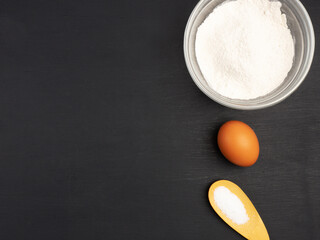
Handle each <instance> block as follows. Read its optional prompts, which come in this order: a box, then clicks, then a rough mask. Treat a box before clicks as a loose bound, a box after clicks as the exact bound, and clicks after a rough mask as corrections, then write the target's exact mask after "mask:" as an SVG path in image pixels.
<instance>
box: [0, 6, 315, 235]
mask: <svg viewBox="0 0 320 240" xmlns="http://www.w3.org/2000/svg"><path fill="white" fill-rule="evenodd" d="M196 3H197V1H196V0H187V1H186V0H171V1H169V0H153V1H147V0H136V1H132V0H123V1H117V0H91V1H89V0H77V1H75V0H52V1H39V0H29V1H20V0H10V1H0V53H1V54H0V66H1V67H0V110H1V114H0V190H1V193H0V201H1V205H0V229H1V231H0V238H1V239H4V240H17V239H25V240H29V239H30V240H31V239H32V240H38V239H39V240H40V239H41V240H42V239H46V240H57V239H59V240H64V239H65V240H73V239H78V240H82V239H83V240H85V239H93V240H100V239H101V240H102V239H103V240H105V239H112V240H125V239H131V240H134V239H137V240H138V239H139V240H140V239H153V240H158V239H159V240H162V239H184V240H188V239H190V240H194V239H202V240H204V239H208V240H209V239H232V240H235V239H242V238H241V236H240V235H238V234H237V233H235V232H233V230H232V229H230V228H228V226H227V225H226V224H225V223H224V222H223V221H222V220H220V219H219V217H218V216H217V215H216V214H215V213H214V212H213V210H212V209H211V207H210V205H209V202H208V200H207V191H208V188H209V186H210V185H211V183H212V182H214V181H216V180H219V179H228V180H231V181H233V182H235V183H236V184H238V185H239V186H240V187H241V188H242V189H243V190H244V191H245V192H246V194H247V195H248V196H249V197H250V198H251V200H252V202H253V203H254V204H255V206H256V208H257V210H258V211H259V213H260V215H261V217H262V218H263V221H264V222H265V225H266V227H267V229H268V231H269V234H270V237H271V239H290V240H295V239H299V240H301V239H313V240H314V239H320V237H319V236H320V234H319V229H320V222H319V219H320V207H319V206H320V200H319V199H320V187H319V186H320V185H319V182H320V170H319V169H320V161H319V155H320V138H319V136H320V118H319V117H320V104H319V102H320V94H319V92H320V82H319V77H320V65H319V62H320V58H319V56H320V55H319V49H318V48H316V52H315V57H314V61H313V65H312V68H311V70H310V73H309V75H308V76H307V78H306V80H305V82H304V83H303V84H302V85H301V87H300V88H299V89H298V90H297V91H296V92H295V93H294V94H293V95H292V96H290V98H288V99H287V100H285V101H284V102H282V103H280V104H279V105H277V106H274V107H271V108H268V109H265V110H259V111H249V112H248V111H237V110H231V109H228V108H225V107H222V106H220V105H218V104H216V103H215V102H213V101H212V100H210V99H209V98H207V97H206V96H205V95H204V94H202V93H201V92H200V90H199V89H198V88H197V87H196V85H195V84H194V83H193V82H192V80H191V77H190V76H189V74H188V71H187V69H186V67H185V62H184V58H183V49H182V41H183V33H184V28H185V24H186V22H187V19H188V16H189V14H190V13H191V11H192V9H193V7H194V6H195V4H196ZM303 4H304V5H305V6H306V8H307V10H308V11H309V14H310V16H311V19H312V21H313V24H314V27H315V33H316V37H317V36H319V24H320V17H319V11H320V2H319V1H316V0H303ZM316 42H318V41H316ZM231 119H236V120H240V121H244V122H246V123H247V124H249V125H250V126H251V127H252V128H253V129H254V130H255V132H256V134H257V136H258V138H259V141H260V147H261V155H260V158H259V160H258V162H257V163H256V164H255V165H254V166H253V167H250V168H245V169H244V168H239V167H236V166H233V165H231V164H230V163H229V162H227V161H226V160H225V159H224V158H223V157H222V155H221V154H220V152H219V150H218V148H217V144H216V134H217V131H218V128H219V126H220V125H221V124H222V123H224V122H225V121H227V120H231Z"/></svg>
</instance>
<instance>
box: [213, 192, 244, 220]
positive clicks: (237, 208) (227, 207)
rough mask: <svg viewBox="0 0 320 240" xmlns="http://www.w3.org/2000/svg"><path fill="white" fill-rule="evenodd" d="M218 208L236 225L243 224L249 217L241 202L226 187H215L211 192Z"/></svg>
mask: <svg viewBox="0 0 320 240" xmlns="http://www.w3.org/2000/svg"><path fill="white" fill-rule="evenodd" d="M213 194H214V195H213V197H214V201H215V203H216V204H217V206H218V208H220V210H221V211H222V212H223V213H224V214H225V215H226V216H227V217H228V218H229V219H231V221H232V222H234V223H236V224H239V225H240V224H245V223H246V222H248V220H249V217H248V214H247V211H246V209H245V207H244V205H243V203H242V202H241V200H240V199H239V198H238V197H237V196H236V195H235V194H233V193H232V192H230V190H229V189H228V188H226V187H223V186H220V187H217V188H216V189H215V190H214V192H213Z"/></svg>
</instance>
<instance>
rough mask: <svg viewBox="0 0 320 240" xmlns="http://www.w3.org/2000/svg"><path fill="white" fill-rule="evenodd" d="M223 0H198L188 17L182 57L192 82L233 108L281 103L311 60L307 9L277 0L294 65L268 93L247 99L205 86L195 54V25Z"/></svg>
mask: <svg viewBox="0 0 320 240" xmlns="http://www.w3.org/2000/svg"><path fill="white" fill-rule="evenodd" d="M224 1H226V0H201V1H200V2H199V3H198V4H197V5H196V7H195V8H194V10H193V11H192V13H191V15H190V17H189V20H188V23H187V26H186V29H185V34H184V56H185V60H186V64H187V68H188V70H189V73H190V75H191V77H192V79H193V81H194V82H195V83H196V85H197V86H198V87H199V88H200V89H201V91H202V92H203V93H205V94H206V95H207V96H208V97H210V98H211V99H212V100H214V101H216V102H217V103H220V104H222V105H224V106H226V107H230V108H234V109H242V110H254V109H261V108H266V107H270V106H272V105H275V104H277V103H279V102H281V101H282V100H284V99H285V98H287V97H288V96H289V95H290V94H291V93H293V92H294V91H295V90H296V89H297V88H298V87H299V85H300V84H301V83H302V81H303V80H304V78H305V77H306V75H307V73H308V71H309V69H310V66H311V63H312V60H313V54H314V48H315V38H314V30H313V26H312V22H311V20H310V17H309V15H308V13H307V11H306V10H305V8H304V7H303V5H302V3H301V2H300V1H298V0H279V2H281V3H282V7H281V11H282V12H283V13H284V14H286V16H287V24H288V27H289V28H290V31H291V34H292V36H293V39H294V45H295V56H294V59H293V65H292V68H291V70H290V72H289V73H288V76H287V77H286V79H285V80H284V81H283V83H282V84H281V85H280V86H279V87H278V88H276V89H275V90H273V91H272V92H271V93H269V94H267V95H265V96H262V97H258V98H255V99H250V100H240V99H231V98H227V97H225V96H222V95H220V94H219V93H217V92H216V91H214V90H212V89H211V88H210V87H209V86H208V84H207V82H206V80H205V79H204V77H203V76H202V73H201V71H200V68H199V66H198V63H197V59H196V55H195V39H196V33H197V30H198V27H199V26H200V25H201V23H202V22H203V21H204V20H205V18H206V17H207V16H208V15H209V14H210V13H211V12H212V11H213V9H214V8H215V7H217V6H218V5H219V4H221V3H223V2H224ZM227 1H230V0H227ZM275 64H276V63H275Z"/></svg>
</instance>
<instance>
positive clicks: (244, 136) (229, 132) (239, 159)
mask: <svg viewBox="0 0 320 240" xmlns="http://www.w3.org/2000/svg"><path fill="white" fill-rule="evenodd" d="M218 146H219V148H220V151H221V153H222V154H223V156H224V157H225V158H226V159H228V160H229V161H230V162H232V163H233V164H235V165H238V166H241V167H249V166H252V165H253V164H254V163H255V162H256V161H257V159H258V157H259V151H260V150H259V149H260V148H259V141H258V138H257V135H256V134H255V132H254V131H253V130H252V128H251V127H249V126H248V125H247V124H245V123H243V122H240V121H228V122H226V123H224V124H223V125H222V126H221V127H220V129H219V132H218Z"/></svg>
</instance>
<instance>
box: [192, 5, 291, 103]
mask: <svg viewBox="0 0 320 240" xmlns="http://www.w3.org/2000/svg"><path fill="white" fill-rule="evenodd" d="M195 51H196V57H197V62H198V64H199V67H200V70H201V72H202V75H203V76H204V78H205V80H206V81H207V83H208V85H209V87H210V88H212V89H213V90H215V91H216V92H218V93H220V94H221V95H223V96H226V97H229V98H233V99H253V98H257V97H260V96H264V95H266V94H268V93H270V92H271V91H272V90H274V89H275V88H277V87H278V86H279V85H281V83H282V82H283V81H284V79H285V78H286V76H287V75H288V72H289V71H290V69H291V67H292V63H293V57H294V41H293V38H292V36H291V32H290V30H289V28H288V25H287V18H286V15H285V14H283V13H282V12H281V3H280V2H278V1H269V0H234V1H226V2H225V3H223V4H221V5H220V6H218V7H216V8H215V9H214V10H213V12H212V13H211V14H210V15H209V16H208V17H207V18H206V19H205V21H204V22H203V23H202V24H201V25H200V27H199V28H198V31H197V35H196V43H195Z"/></svg>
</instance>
